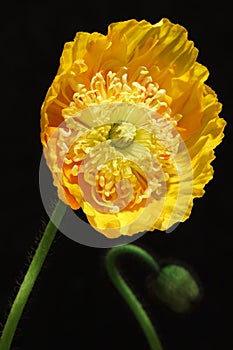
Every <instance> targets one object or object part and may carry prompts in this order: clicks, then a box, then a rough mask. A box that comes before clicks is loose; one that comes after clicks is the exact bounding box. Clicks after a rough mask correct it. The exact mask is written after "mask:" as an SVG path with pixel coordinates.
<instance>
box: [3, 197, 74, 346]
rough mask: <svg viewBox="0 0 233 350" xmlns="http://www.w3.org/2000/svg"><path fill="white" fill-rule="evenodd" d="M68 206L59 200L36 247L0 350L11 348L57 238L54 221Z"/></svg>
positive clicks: (9, 316)
mask: <svg viewBox="0 0 233 350" xmlns="http://www.w3.org/2000/svg"><path fill="white" fill-rule="evenodd" d="M66 208H67V206H66V205H65V204H64V203H63V202H61V201H59V202H58V203H57V205H56V207H55V209H54V211H53V214H52V216H51V219H50V221H49V223H48V225H47V227H46V229H45V232H44V234H43V236H42V238H41V241H40V243H39V245H38V247H37V249H36V252H35V255H34V257H33V259H32V261H31V263H30V265H29V268H28V271H27V273H26V275H25V277H24V279H23V282H22V284H21V286H20V288H19V291H18V293H17V295H16V298H15V300H14V302H13V304H12V307H11V310H10V313H9V315H8V318H7V321H6V324H5V326H4V328H3V332H2V336H1V338H0V350H9V349H10V346H11V343H12V340H13V337H14V334H15V331H16V328H17V325H18V323H19V320H20V317H21V315H22V313H23V310H24V307H25V305H26V303H27V300H28V298H29V295H30V293H31V291H32V288H33V286H34V284H35V281H36V279H37V277H38V275H39V273H40V270H41V268H42V265H43V263H44V261H45V258H46V256H47V254H48V252H49V249H50V247H51V244H52V242H53V240H54V238H55V235H56V232H57V227H56V226H55V225H54V224H53V222H56V225H58V226H59V224H60V222H61V220H62V218H63V216H64V214H65V211H66Z"/></svg>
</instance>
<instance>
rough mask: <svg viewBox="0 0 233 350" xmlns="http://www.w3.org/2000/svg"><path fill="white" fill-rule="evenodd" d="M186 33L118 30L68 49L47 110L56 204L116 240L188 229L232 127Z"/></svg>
mask: <svg viewBox="0 0 233 350" xmlns="http://www.w3.org/2000/svg"><path fill="white" fill-rule="evenodd" d="M197 54H198V50H197V49H196V48H195V47H194V45H193V42H192V41H190V40H188V38H187V31H186V30H185V29H184V28H183V27H182V26H180V25H178V24H173V23H171V22H170V21H169V20H168V19H162V20H161V21H160V22H158V23H156V24H154V25H152V24H150V23H148V22H147V21H145V20H143V21H140V22H138V21H136V20H128V21H125V22H119V23H113V24H111V25H110V26H109V28H108V33H107V35H106V36H105V35H102V34H99V33H92V34H89V33H85V32H79V33H77V34H76V36H75V39H74V41H73V42H68V43H66V44H65V46H64V50H63V53H62V56H61V59H60V67H59V69H58V72H57V75H56V77H55V79H54V81H53V83H52V85H51V87H50V88H49V90H48V92H47V95H46V98H45V101H44V103H43V105H42V109H41V141H42V144H43V147H44V154H45V157H46V161H47V164H48V166H49V168H50V170H51V172H52V174H53V178H54V184H55V186H56V187H57V188H58V196H59V198H60V199H61V200H63V201H64V202H65V203H67V204H68V205H69V206H70V207H71V208H72V209H78V208H80V207H81V208H82V210H83V211H84V212H85V214H86V216H87V218H88V221H89V222H90V224H91V225H92V226H93V227H94V228H95V229H96V230H97V231H99V232H101V233H102V234H104V235H105V236H107V237H109V238H115V237H119V236H120V235H130V236H131V235H133V234H135V233H138V232H142V231H145V230H151V231H152V230H154V229H159V230H166V229H168V228H169V227H171V226H172V225H173V224H175V223H176V222H180V221H184V220H186V219H187V218H188V217H189V216H190V213H191V209H192V205H193V199H194V198H195V197H201V196H202V195H203V194H204V186H205V184H207V183H208V181H209V180H210V179H211V178H212V176H213V169H212V166H211V165H210V163H211V161H212V160H213V159H214V151H213V150H214V148H215V147H216V146H217V145H218V144H219V143H220V142H221V139H222V137H223V129H224V126H225V121H224V120H223V119H221V118H219V116H218V115H219V113H220V111H221V104H220V103H219V102H218V99H217V96H216V94H215V93H214V91H213V90H211V88H210V87H208V86H207V85H206V84H205V83H204V82H205V81H206V79H207V78H208V70H207V69H206V68H205V67H204V66H203V65H201V64H199V63H197V62H196V58H197Z"/></svg>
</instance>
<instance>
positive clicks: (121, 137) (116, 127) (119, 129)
mask: <svg viewBox="0 0 233 350" xmlns="http://www.w3.org/2000/svg"><path fill="white" fill-rule="evenodd" d="M136 131H137V130H136V127H135V126H134V125H133V124H131V123H127V122H121V123H114V124H112V127H111V130H110V132H109V138H110V139H111V140H112V145H113V146H115V147H117V148H126V147H128V146H130V145H131V144H132V142H133V140H134V138H135V136H136Z"/></svg>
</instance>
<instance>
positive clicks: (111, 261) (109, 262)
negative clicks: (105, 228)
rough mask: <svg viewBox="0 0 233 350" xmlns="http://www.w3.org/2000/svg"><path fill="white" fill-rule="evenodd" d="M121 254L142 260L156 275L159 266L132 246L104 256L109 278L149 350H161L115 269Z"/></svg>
mask: <svg viewBox="0 0 233 350" xmlns="http://www.w3.org/2000/svg"><path fill="white" fill-rule="evenodd" d="M122 254H135V255H136V256H138V257H139V258H140V259H142V260H144V261H145V262H146V263H147V264H148V265H149V266H150V267H151V268H152V269H154V270H155V272H156V273H158V272H159V265H158V264H157V263H156V262H155V260H154V259H153V258H152V256H151V255H149V254H148V253H147V252H146V251H145V250H143V249H141V248H139V247H137V246H134V245H125V246H119V247H115V248H112V249H111V250H110V251H109V252H108V254H107V256H106V266H107V271H108V274H109V277H110V278H111V280H112V282H113V284H114V285H115V287H116V288H117V290H118V291H119V293H120V294H121V295H122V297H123V298H124V299H125V301H126V303H127V304H128V305H129V307H130V308H131V310H132V312H133V313H134V315H135V317H136V319H137V321H138V322H139V324H140V326H141V328H142V330H143V332H144V334H145V336H146V338H147V341H148V343H149V344H150V348H151V350H162V345H161V343H160V340H159V337H158V335H157V333H156V331H155V329H154V327H153V325H152V323H151V321H150V319H149V317H148V316H147V314H146V312H145V310H144V309H143V307H142V305H141V304H140V302H139V301H138V300H137V298H136V296H135V295H134V293H133V292H132V290H131V289H130V288H129V287H128V285H127V284H126V282H125V280H124V279H123V278H122V277H121V275H120V273H119V271H118V269H117V267H116V260H117V259H118V258H119V257H120V256H121V255H122Z"/></svg>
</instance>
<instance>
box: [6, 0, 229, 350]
mask: <svg viewBox="0 0 233 350" xmlns="http://www.w3.org/2000/svg"><path fill="white" fill-rule="evenodd" d="M162 17H167V18H169V19H170V20H171V21H172V22H176V23H179V24H182V25H183V26H184V27H186V29H187V30H188V32H189V38H190V39H191V40H193V41H194V43H195V46H196V47H197V48H198V49H199V56H198V61H199V62H200V63H202V64H204V65H206V66H207V67H208V69H209V71H210V77H209V79H208V82H207V83H208V85H210V86H211V87H212V88H213V89H214V90H215V91H216V92H217V94H218V98H219V100H220V101H221V102H222V103H223V110H222V113H221V116H222V117H224V118H225V119H226V120H227V122H228V125H227V127H226V129H225V135H226V136H225V138H224V141H223V142H222V143H221V145H220V146H218V147H217V150H216V159H215V160H214V162H213V163H212V164H213V166H214V169H215V175H214V179H213V180H212V181H211V182H210V183H209V184H208V185H207V186H206V194H205V196H204V197H203V198H201V199H197V200H195V205H194V209H193V211H192V214H191V217H190V219H189V220H188V221H186V222H185V223H183V224H181V225H179V226H178V228H177V229H176V230H175V231H174V232H173V233H171V234H168V235H166V234H163V233H160V232H154V233H147V234H146V235H145V236H144V237H143V238H141V239H139V240H138V241H136V242H135V244H137V245H139V246H141V247H144V248H145V249H148V250H149V251H150V252H151V253H152V254H154V255H155V256H156V257H157V258H158V259H159V260H161V261H164V260H166V259H172V260H173V261H177V260H178V261H181V262H183V263H185V264H187V265H188V266H189V267H190V268H191V269H193V270H194V272H195V273H196V274H197V275H198V277H199V279H200V282H201V286H202V290H203V297H202V301H201V303H200V304H199V305H198V306H197V307H196V309H195V310H194V311H193V312H192V313H189V314H186V315H175V314H173V313H172V312H170V311H168V310H166V309H164V308H163V307H162V306H161V305H154V304H152V303H151V301H150V299H149V298H148V295H147V292H146V288H145V274H144V272H143V271H144V270H143V267H142V266H141V264H140V263H138V262H134V261H132V260H130V259H129V260H128V263H126V264H125V265H124V266H125V267H124V270H125V272H126V273H127V276H128V279H129V280H130V281H131V283H132V285H133V286H134V288H135V290H136V293H137V295H138V296H139V298H140V300H141V301H142V303H143V305H144V307H145V308H146V310H147V311H148V312H149V315H150V317H151V319H152V321H153V323H154V324H155V326H156V328H157V330H158V332H159V335H160V338H161V341H162V343H163V345H164V350H170V349H171V350H174V349H175V350H176V349H189V350H194V349H195V350H196V349H208V350H212V349H232V348H233V341H232V334H231V333H232V317H231V312H232V311H233V310H232V301H231V298H232V292H233V289H232V272H231V267H232V243H233V239H232V228H231V219H232V214H231V213H232V200H231V197H232V193H231V190H232V170H231V167H230V166H231V163H232V141H231V137H232V136H231V135H232V122H231V115H232V109H233V108H232V103H233V99H232V78H233V76H232V62H233V53H232V36H233V29H232V9H231V3H230V2H228V1H221V2H216V4H214V3H210V2H209V3H208V2H197V1H187V2H186V3H184V2H181V3H179V2H177V1H176V2H175V1H174V2H172V1H164V2H161V1H160V2H159V1H157V2H155V1H153V2H148V1H147V2H139V1H138V2H134V3H128V2H125V1H124V2H120V1H116V2H108V3H101V2H98V1H96V2H94V3H91V2H85V1H83V2H80V1H69V0H67V1H63V2H62V1H61V2H56V1H48V2H41V1H21V2H16V1H14V2H12V1H11V2H8V3H6V4H5V7H4V11H2V19H1V22H0V27H1V65H0V67H1V68H0V69H1V81H0V84H1V129H0V141H1V148H0V149H1V182H0V191H1V201H2V206H1V235H0V315H1V316H0V318H1V321H2V322H3V321H4V317H3V315H4V312H7V310H8V305H9V297H10V296H12V295H13V291H14V288H15V287H16V288H17V284H16V281H17V280H20V276H21V274H23V273H24V272H25V271H26V260H27V256H28V252H29V251H30V250H31V247H32V246H33V243H34V241H35V238H36V236H37V235H38V232H39V231H41V230H42V226H43V225H42V222H47V220H48V217H47V215H46V213H45V211H44V209H43V205H42V202H41V199H40V193H39V186H38V168H39V162H40V157H41V154H42V148H41V144H40V138H39V131H40V128H39V119H40V107H41V104H42V102H43V99H44V97H45V94H46V91H47V89H48V87H49V85H50V84H51V82H52V80H53V78H54V76H55V74H56V71H57V68H58V65H59V58H60V55H61V52H62V48H63V45H64V43H65V42H66V41H70V40H72V39H73V37H74V35H75V33H76V32H77V31H88V32H93V31H98V32H101V33H103V34H105V33H106V32H107V26H108V24H109V23H111V22H114V21H120V20H126V19H130V18H136V19H138V20H141V19H146V20H148V21H150V22H152V23H156V22H157V21H159V20H160V19H161V18H162ZM106 252H107V250H106V249H95V248H90V247H86V246H81V245H79V244H78V243H75V242H73V241H71V240H70V239H69V238H67V237H66V236H64V235H62V234H60V233H58V235H57V238H56V240H55V243H54V244H53V247H52V249H51V252H50V254H49V257H48V259H47V260H46V264H45V267H44V268H43V270H42V273H41V274H40V277H39V279H38V281H37V283H36V286H35V288H34V290H33V293H32V295H31V298H30V301H29V303H28V304H27V307H26V310H25V312H24V314H23V318H22V320H21V322H20V325H19V328H18V331H17V335H16V337H15V338H14V342H13V346H12V349H22V350H29V349H30V350H31V349H33V350H39V349H43V350H47V349H59V350H60V349H84V350H85V349H96V348H100V349H102V350H107V349H108V350H109V349H112V350H114V349H131V348H132V349H135V350H137V349H149V347H148V345H147V342H146V340H145V338H144V335H143V334H142V332H141V330H140V329H139V327H138V325H137V322H136V321H135V319H134V317H133V316H132V314H131V313H130V311H129V309H128V307H127V306H126V304H125V303H124V302H123V301H122V299H121V297H120V296H119V295H118V293H117V292H116V291H115V289H114V287H113V286H112V285H111V283H110V281H109V280H108V278H107V275H106V271H105V266H104V257H105V254H106Z"/></svg>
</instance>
